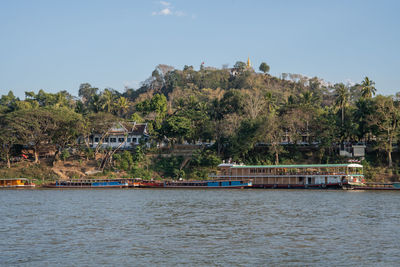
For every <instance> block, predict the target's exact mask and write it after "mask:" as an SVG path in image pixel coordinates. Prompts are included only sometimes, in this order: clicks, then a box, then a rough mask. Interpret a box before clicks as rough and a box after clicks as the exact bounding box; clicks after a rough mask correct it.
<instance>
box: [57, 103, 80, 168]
mask: <svg viewBox="0 0 400 267" xmlns="http://www.w3.org/2000/svg"><path fill="white" fill-rule="evenodd" d="M51 112H52V114H53V115H54V123H55V127H54V131H53V133H52V135H51V136H52V143H53V144H54V145H55V146H56V148H57V150H56V153H55V155H54V159H53V164H54V162H55V161H56V160H57V158H58V155H59V154H60V153H61V151H63V150H64V149H65V148H66V147H67V146H68V145H72V144H74V143H75V142H76V140H77V138H78V136H79V135H81V134H82V133H83V132H84V121H83V117H82V115H81V114H77V113H75V112H74V111H72V110H70V109H67V108H56V109H52V110H51Z"/></svg>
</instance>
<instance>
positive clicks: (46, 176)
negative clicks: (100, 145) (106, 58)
mask: <svg viewBox="0 0 400 267" xmlns="http://www.w3.org/2000/svg"><path fill="white" fill-rule="evenodd" d="M162 160H163V161H165V162H167V160H166V159H164V158H163V159H162ZM171 161H173V159H171ZM98 165H99V161H98V160H82V159H78V160H73V159H71V160H66V161H61V160H59V161H57V162H56V163H55V164H54V165H53V163H52V159H46V158H44V159H41V161H40V163H38V164H36V163H33V162H31V161H27V160H26V161H21V162H16V163H14V164H12V166H11V168H7V166H6V165H4V164H3V165H0V178H28V179H29V180H31V181H33V182H34V183H35V184H36V185H38V186H40V185H42V184H46V183H49V182H53V181H56V180H69V179H90V178H94V179H114V178H139V177H140V178H143V179H147V180H150V179H154V180H163V179H165V178H169V179H174V178H175V179H176V177H166V176H164V174H165V172H163V168H169V166H167V165H165V164H164V163H163V165H161V166H157V170H152V169H151V168H150V169H149V167H146V169H143V172H142V173H144V174H145V175H143V176H142V175H135V174H133V173H131V172H127V171H123V170H120V169H116V168H114V169H106V170H104V171H99V170H98ZM138 170H140V167H138ZM213 170H214V169H213V168H204V167H198V168H197V170H192V173H195V172H198V174H197V176H195V177H193V178H191V177H190V176H189V177H185V179H187V180H201V179H203V180H204V179H207V175H208V173H210V172H212V171H213ZM396 172H397V170H394V169H388V168H384V167H373V166H369V165H367V166H364V174H365V178H366V181H367V182H371V183H393V182H398V181H399V178H400V176H399V175H398V174H397V173H396ZM137 173H139V174H140V172H137ZM177 175H179V173H177Z"/></svg>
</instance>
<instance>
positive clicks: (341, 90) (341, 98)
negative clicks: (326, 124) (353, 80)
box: [335, 83, 349, 127]
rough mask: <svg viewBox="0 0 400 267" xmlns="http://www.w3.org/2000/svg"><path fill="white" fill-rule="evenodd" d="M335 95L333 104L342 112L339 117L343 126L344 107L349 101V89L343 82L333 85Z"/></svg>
mask: <svg viewBox="0 0 400 267" xmlns="http://www.w3.org/2000/svg"><path fill="white" fill-rule="evenodd" d="M335 97H336V102H335V105H336V106H337V107H339V108H340V110H341V113H342V116H341V118H342V127H343V124H344V114H345V107H346V106H347V104H348V102H349V90H348V88H347V87H346V86H345V85H344V84H343V83H339V84H337V85H336V86H335Z"/></svg>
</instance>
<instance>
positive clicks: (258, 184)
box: [209, 163, 365, 188]
mask: <svg viewBox="0 0 400 267" xmlns="http://www.w3.org/2000/svg"><path fill="white" fill-rule="evenodd" d="M218 169H219V170H218V172H217V173H216V174H211V175H209V177H210V179H216V180H242V181H247V180H251V181H252V182H253V187H254V188H352V187H354V186H362V185H364V182H365V180H364V175H363V166H362V165H360V164H354V163H351V164H307V165H241V164H240V165H239V164H231V163H223V164H220V165H219V166H218Z"/></svg>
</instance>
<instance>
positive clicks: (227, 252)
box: [0, 189, 400, 266]
mask: <svg viewBox="0 0 400 267" xmlns="http://www.w3.org/2000/svg"><path fill="white" fill-rule="evenodd" d="M0 200H1V204H2V205H1V209H0V218H1V219H0V265H1V266H4V265H9V266H15V265H24V266H26V265H29V266H43V265H49V266H54V265H61V266H72V265H85V266H87V265H91V266H97V265H99V264H100V265H114V266H115V265H142V266H148V265H169V266H170V265H224V266H227V265H253V266H254V265H255V266H260V265H266V264H269V265H303V264H305V265H321V264H324V265H326V264H330V265H354V264H359V265H376V264H380V265H396V264H398V262H399V260H400V250H399V245H400V241H399V240H400V230H399V222H400V204H399V203H400V194H399V192H352V191H322V190H321V191H320V190H315V191H314V190H134V189H132V190H127V189H122V190H101V189H97V190H1V191H0Z"/></svg>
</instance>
